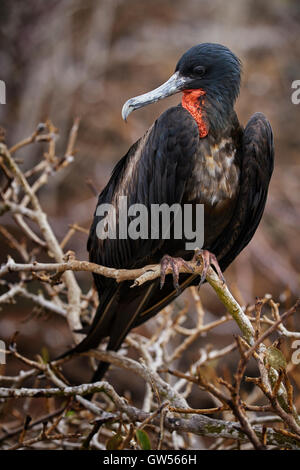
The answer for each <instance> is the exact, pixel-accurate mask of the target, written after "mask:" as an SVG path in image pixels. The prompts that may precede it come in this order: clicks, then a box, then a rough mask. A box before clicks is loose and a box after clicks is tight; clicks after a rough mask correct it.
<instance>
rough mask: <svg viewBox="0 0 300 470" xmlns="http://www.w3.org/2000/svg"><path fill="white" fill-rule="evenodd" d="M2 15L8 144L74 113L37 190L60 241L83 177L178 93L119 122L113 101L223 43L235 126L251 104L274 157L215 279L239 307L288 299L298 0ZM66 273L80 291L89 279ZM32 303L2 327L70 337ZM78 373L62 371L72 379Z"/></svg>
mask: <svg viewBox="0 0 300 470" xmlns="http://www.w3.org/2000/svg"><path fill="white" fill-rule="evenodd" d="M0 18H1V20H0V21H1V30H0V44H1V50H0V79H1V80H4V81H5V83H6V87H7V96H6V100H7V104H6V105H0V125H1V126H2V127H3V128H4V129H5V130H6V141H7V143H8V145H9V146H11V145H13V144H14V143H16V142H17V141H18V140H20V139H23V138H24V137H27V136H29V135H30V134H31V133H32V132H33V130H34V129H35V128H36V125H37V124H38V123H39V122H41V121H45V119H47V118H50V119H51V120H52V121H53V123H54V124H55V126H56V127H57V128H58V129H59V140H58V142H57V148H58V153H59V149H61V150H62V151H63V150H64V149H65V145H66V139H67V135H68V131H69V130H70V127H71V125H72V122H73V119H74V118H75V117H77V116H79V117H80V118H81V123H80V129H79V134H78V139H77V143H76V149H77V153H76V156H75V162H74V163H73V164H72V165H69V166H68V167H67V168H66V169H65V170H63V171H61V172H60V173H59V174H57V175H55V177H53V178H52V179H50V182H49V184H48V185H47V186H46V187H45V188H44V189H42V190H41V193H40V197H41V202H42V205H43V207H44V209H45V211H46V212H47V213H48V214H49V218H50V221H51V223H52V225H53V227H54V229H55V233H56V234H57V236H58V239H59V240H61V239H62V238H63V237H64V236H65V234H66V232H67V230H68V225H69V224H72V223H75V222H76V223H78V224H79V225H81V226H83V227H86V228H88V227H89V225H90V223H91V220H92V215H93V211H94V208H95V205H96V197H95V195H94V194H93V193H92V191H91V189H90V187H89V185H88V184H86V180H92V181H93V184H94V186H96V187H97V188H98V189H99V190H100V189H101V188H103V187H104V185H105V184H106V182H107V181H108V178H109V175H110V173H111V171H112V168H113V167H114V165H115V164H116V162H117V161H118V160H119V159H120V158H121V157H122V156H123V155H124V154H125V153H126V152H127V150H128V148H129V146H130V145H131V144H132V143H133V142H134V141H135V140H136V139H137V138H138V137H140V136H141V135H142V134H143V133H144V132H145V130H146V129H147V128H148V127H149V126H150V125H151V123H152V122H153V120H154V119H155V118H156V117H157V116H158V115H159V114H160V113H161V112H163V111H164V110H165V109H166V108H167V107H169V106H172V105H174V104H177V103H178V102H179V100H180V96H179V95H177V96H174V97H171V98H169V99H167V100H164V101H161V102H159V103H157V104H154V105H151V106H149V107H146V108H144V109H142V110H139V111H137V112H135V113H134V114H132V115H131V116H130V119H129V122H128V123H127V124H125V123H124V122H123V121H122V118H121V109H122V105H123V103H124V102H125V101H126V100H127V99H128V98H130V97H132V96H136V95H138V94H140V93H143V92H146V91H148V90H150V89H152V88H155V87H157V86H158V85H160V84H161V83H162V82H163V81H165V80H166V79H167V78H168V77H169V76H170V75H171V74H172V73H173V71H174V68H175V65H176V63H177V61H178V59H179V58H180V56H181V55H182V53H183V52H185V51H186V50H187V49H188V48H190V47H191V46H193V45H195V44H198V43H201V42H218V43H222V44H224V45H226V46H228V47H229V48H230V49H232V51H233V52H234V53H235V54H237V55H238V56H239V57H240V58H241V60H242V62H243V81H242V87H241V93H240V97H239V99H238V102H237V105H236V110H237V113H238V116H239V119H240V122H241V123H242V124H244V125H245V124H246V123H247V120H248V119H249V117H250V116H251V114H252V113H254V112H256V111H261V112H263V113H264V114H265V115H266V116H267V117H268V119H269V120H270V122H271V124H272V127H273V131H274V135H275V149H276V154H275V171H274V175H273V178H272V182H271V187H270V192H269V197H268V202H267V207H266V211H265V214H264V217H263V221H262V223H261V224H260V227H259V229H258V231H257V233H256V234H255V237H254V239H253V240H252V241H251V243H250V245H249V246H248V247H247V248H246V249H245V250H244V251H243V253H242V254H241V255H240V256H239V257H238V259H237V260H236V261H235V262H234V263H233V265H232V266H231V267H230V268H229V269H228V271H227V272H226V279H227V281H228V283H229V285H230V287H231V289H232V291H233V292H234V294H235V295H236V296H237V298H238V299H239V300H240V302H241V303H242V304H244V305H245V304H247V303H253V302H254V301H255V297H256V296H262V295H264V294H265V293H267V292H270V293H271V294H272V295H273V297H274V298H275V299H276V300H279V301H281V302H282V306H283V307H285V306H287V305H289V304H290V303H291V302H292V301H293V299H294V298H295V297H296V296H297V293H298V294H299V270H300V269H299V268H300V250H299V240H300V225H299V218H300V198H299V193H300V158H299V149H300V119H299V116H300V104H299V105H298V106H297V105H295V104H292V101H291V94H292V91H293V90H292V88H291V84H292V82H293V81H294V80H297V79H300V60H299V59H300V57H299V55H300V35H299V28H300V3H299V1H297V0H273V1H272V2H270V1H269V2H266V1H265V0H248V1H243V2H241V1H239V0H230V1H227V2H224V1H221V0H163V1H162V0H144V1H141V0H126V1H125V0H60V1H58V0H57V1H54V0H48V1H47V2H46V1H43V0H27V1H26V2H21V1H14V2H11V1H8V0H2V1H1V3H0ZM42 149H43V147H42V145H41V148H40V149H39V146H38V145H34V146H28V147H26V148H24V149H22V150H21V151H20V152H18V155H17V156H18V158H21V159H23V162H24V163H23V164H22V168H24V169H26V168H27V167H28V168H29V167H31V166H32V165H33V163H34V162H37V161H39V159H40V158H41V153H42ZM5 220H6V219H3V220H2V223H5ZM7 223H9V222H7ZM0 246H1V260H4V259H5V258H6V256H7V252H8V251H7V250H8V247H7V246H6V245H5V244H4V243H3V242H2V240H1V245H0ZM67 248H68V249H72V250H74V251H75V252H76V256H77V257H78V259H87V252H86V235H85V234H83V233H79V232H78V233H77V234H76V236H74V237H73V238H72V239H71V241H70V243H69V245H68V247H67ZM78 278H79V279H80V281H81V283H82V284H83V285H84V286H85V289H86V290H87V289H88V288H89V286H90V285H91V282H92V279H91V276H89V275H88V274H79V275H78ZM187 295H188V294H187ZM202 300H203V302H204V305H205V307H206V309H207V311H208V313H209V315H210V317H211V319H213V318H214V317H215V316H218V315H220V314H222V313H224V309H223V307H222V305H221V304H220V303H219V302H218V300H216V296H215V295H214V293H213V292H212V291H211V290H210V289H209V288H208V287H207V286H204V287H203V288H202ZM181 302H184V299H183V300H181ZM31 310H32V306H30V304H28V303H26V302H25V301H20V303H17V304H16V305H13V306H8V307H7V308H5V309H3V310H2V312H1V317H0V328H1V335H2V337H9V336H10V335H11V334H12V333H13V332H14V331H15V330H16V329H18V330H19V331H20V342H21V343H20V344H21V346H22V347H23V352H24V353H28V354H31V353H32V354H34V353H37V352H40V349H41V348H42V347H43V346H46V347H47V348H49V349H50V350H51V351H56V352H62V351H63V350H65V349H66V347H67V345H68V342H69V343H70V341H71V337H70V335H69V334H68V331H67V327H66V325H65V324H64V323H63V320H61V319H59V321H60V324H61V328H57V321H58V320H56V319H53V318H47V319H45V318H42V319H41V318H39V319H31V320H30V321H24V319H26V316H27V315H28V313H30V312H31ZM151 321H152V320H151ZM153 321H155V320H153ZM149 325H150V326H149ZM149 325H148V324H147V326H145V327H143V328H144V329H141V330H142V332H144V333H145V334H146V333H147V328H151V322H150V324H149ZM233 331H235V327H234V326H232V323H231V324H230V326H229V325H226V326H224V327H220V328H219V329H217V330H216V331H215V332H214V333H213V334H212V335H211V337H210V338H209V341H212V342H216V341H219V342H220V344H226V338H227V339H228V338H229V337H230V338H231V339H232V332H233ZM218 332H219V333H218ZM218 334H219V337H218ZM226 335H227V336H226ZM32 339H34V340H35V341H34V342H32ZM203 341H204V342H205V341H206V342H207V341H208V340H207V339H203V340H202V339H201V340H199V342H200V344H203ZM227 343H228V341H227ZM195 351H196V350H195ZM81 372H82V371H71V372H70V374H71V378H72V379H74V378H77V379H78V377H80V374H81ZM89 375H90V374H88V375H87V376H86V377H88V376H89ZM83 376H84V374H83Z"/></svg>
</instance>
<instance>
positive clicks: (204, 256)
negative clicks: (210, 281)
mask: <svg viewBox="0 0 300 470" xmlns="http://www.w3.org/2000/svg"><path fill="white" fill-rule="evenodd" d="M192 261H194V262H197V264H198V263H199V265H200V263H201V262H202V263H203V269H202V273H201V278H200V283H199V288H200V287H201V285H202V284H203V282H204V281H205V279H206V275H207V271H208V268H209V267H210V266H213V267H214V268H215V270H216V272H217V274H218V276H219V279H220V280H221V281H222V282H223V284H226V281H225V278H224V276H223V273H222V271H221V268H220V266H219V263H218V260H217V258H216V257H215V255H214V254H213V253H211V252H210V251H208V250H199V249H198V248H197V249H196V250H195V254H194V257H193V259H192Z"/></svg>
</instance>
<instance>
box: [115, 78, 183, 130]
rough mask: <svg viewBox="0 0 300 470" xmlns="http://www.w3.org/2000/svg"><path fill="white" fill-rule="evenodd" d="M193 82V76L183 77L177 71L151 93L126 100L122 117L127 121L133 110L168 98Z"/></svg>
mask: <svg viewBox="0 0 300 470" xmlns="http://www.w3.org/2000/svg"><path fill="white" fill-rule="evenodd" d="M191 82H192V79H191V78H188V77H182V76H181V75H180V74H179V72H175V73H174V74H173V75H172V76H171V77H170V78H169V80H168V81H167V82H165V83H163V84H162V85H161V86H159V87H158V88H155V90H152V91H149V93H145V94H144V95H140V96H135V97H134V98H130V100H128V101H126V103H125V104H124V106H123V109H122V118H123V119H124V121H126V119H127V118H128V116H129V114H130V113H131V112H132V111H135V110H136V109H139V108H142V107H143V106H147V105H148V104H151V103H156V101H159V100H162V99H164V98H167V96H171V95H175V94H176V93H179V92H180V91H182V90H184V89H187V88H188V87H189V83H191Z"/></svg>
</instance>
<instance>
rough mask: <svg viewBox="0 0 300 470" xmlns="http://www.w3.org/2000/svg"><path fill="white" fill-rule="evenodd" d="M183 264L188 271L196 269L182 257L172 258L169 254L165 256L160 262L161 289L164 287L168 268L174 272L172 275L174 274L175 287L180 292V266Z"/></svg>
mask: <svg viewBox="0 0 300 470" xmlns="http://www.w3.org/2000/svg"><path fill="white" fill-rule="evenodd" d="M182 266H184V267H185V268H186V269H187V270H188V271H191V272H193V271H194V269H193V267H192V266H191V265H190V264H189V263H187V262H186V261H185V260H184V259H182V258H172V257H171V256H169V255H165V256H163V258H162V259H161V262H160V269H161V274H160V288H161V289H162V288H163V286H164V284H165V279H166V272H167V270H169V269H170V270H171V272H172V276H173V286H174V289H176V291H177V293H178V294H179V293H180V286H179V274H180V268H181V267H182Z"/></svg>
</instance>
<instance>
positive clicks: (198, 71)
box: [193, 65, 206, 77]
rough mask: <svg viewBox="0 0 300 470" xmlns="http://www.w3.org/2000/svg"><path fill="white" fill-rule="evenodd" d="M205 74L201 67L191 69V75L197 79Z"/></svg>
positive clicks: (203, 68)
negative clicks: (196, 76)
mask: <svg viewBox="0 0 300 470" xmlns="http://www.w3.org/2000/svg"><path fill="white" fill-rule="evenodd" d="M205 72H206V68H205V67H204V66H203V65H197V66H196V67H194V68H193V73H194V74H195V75H198V77H203V75H204V74H205Z"/></svg>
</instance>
